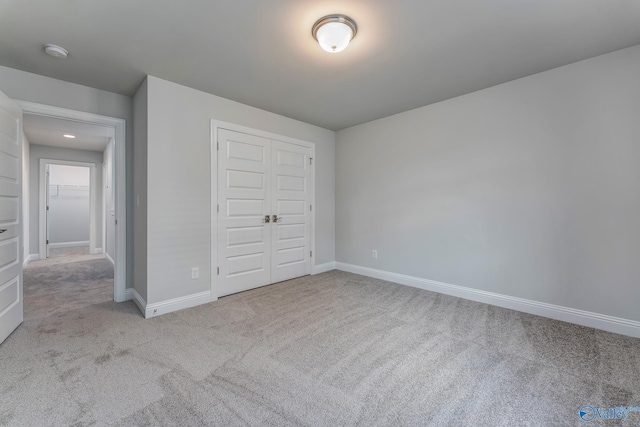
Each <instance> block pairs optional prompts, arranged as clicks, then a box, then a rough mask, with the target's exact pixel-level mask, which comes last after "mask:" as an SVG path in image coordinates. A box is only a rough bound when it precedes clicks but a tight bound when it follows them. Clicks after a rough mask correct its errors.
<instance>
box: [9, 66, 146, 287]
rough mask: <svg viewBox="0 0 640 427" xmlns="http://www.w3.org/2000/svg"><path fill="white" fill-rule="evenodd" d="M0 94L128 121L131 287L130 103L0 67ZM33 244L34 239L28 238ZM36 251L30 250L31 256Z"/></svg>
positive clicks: (129, 274)
mask: <svg viewBox="0 0 640 427" xmlns="http://www.w3.org/2000/svg"><path fill="white" fill-rule="evenodd" d="M0 91H2V92H4V93H5V94H7V96H9V97H10V98H13V99H17V100H22V101H30V102H37V103H39V104H44V105H52V106H56V107H62V108H69V109H71V110H76V111H84V112H87V113H94V114H100V115H103V116H109V117H116V118H120V119H124V120H126V122H127V140H126V154H125V156H126V159H127V160H126V163H127V164H126V175H127V195H128V198H127V287H132V286H133V231H132V230H133V161H132V158H133V126H132V124H133V100H132V99H131V97H128V96H124V95H118V94H115V93H111V92H106V91H103V90H98V89H94V88H90V87H87V86H82V85H78V84H74V83H69V82H64V81H62V80H56V79H52V78H49V77H44V76H39V75H37V74H32V73H27V72H25V71H20V70H15V69H13V68H8V67H0ZM31 241H33V239H31ZM34 251H37V249H34V248H33V247H31V248H30V252H31V253H34Z"/></svg>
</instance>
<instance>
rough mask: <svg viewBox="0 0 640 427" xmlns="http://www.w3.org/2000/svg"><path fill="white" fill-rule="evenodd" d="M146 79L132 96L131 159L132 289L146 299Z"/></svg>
mask: <svg viewBox="0 0 640 427" xmlns="http://www.w3.org/2000/svg"><path fill="white" fill-rule="evenodd" d="M147 96H148V90H147V79H145V80H144V82H142V85H140V87H139V88H138V91H137V92H136V95H135V97H134V98H133V111H134V114H133V116H134V131H135V141H136V143H135V146H134V152H133V159H134V162H135V165H136V167H135V168H134V170H133V192H134V195H133V200H134V204H135V205H134V215H133V233H134V245H133V263H134V264H133V274H134V289H135V290H136V292H137V293H138V294H139V295H140V296H141V297H142V298H143V299H144V300H145V301H146V300H147V124H148V120H147V116H148V111H147Z"/></svg>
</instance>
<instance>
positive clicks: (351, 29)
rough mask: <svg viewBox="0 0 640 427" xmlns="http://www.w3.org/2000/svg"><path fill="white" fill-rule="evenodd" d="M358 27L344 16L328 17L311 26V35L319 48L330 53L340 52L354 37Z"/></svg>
mask: <svg viewBox="0 0 640 427" xmlns="http://www.w3.org/2000/svg"><path fill="white" fill-rule="evenodd" d="M357 32H358V27H357V25H356V23H355V21H354V20H353V19H351V18H349V17H348V16H346V15H328V16H324V17H322V18H320V19H319V20H318V21H316V23H315V24H313V28H312V29H311V33H312V34H313V38H315V39H316V40H317V41H318V43H319V44H320V47H322V49H324V50H326V51H327V52H330V53H338V52H342V51H343V50H345V49H346V47H347V46H348V45H349V42H350V41H351V40H352V39H353V38H354V37H355V36H356V33H357Z"/></svg>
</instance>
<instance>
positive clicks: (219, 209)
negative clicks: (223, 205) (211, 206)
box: [218, 205, 220, 213]
mask: <svg viewBox="0 0 640 427" xmlns="http://www.w3.org/2000/svg"><path fill="white" fill-rule="evenodd" d="M218 213H220V205H218Z"/></svg>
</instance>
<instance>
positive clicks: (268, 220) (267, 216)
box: [262, 215, 271, 223]
mask: <svg viewBox="0 0 640 427" xmlns="http://www.w3.org/2000/svg"><path fill="white" fill-rule="evenodd" d="M270 221H271V220H270V219H269V215H265V216H264V219H263V220H262V222H266V223H269V222H270Z"/></svg>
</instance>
